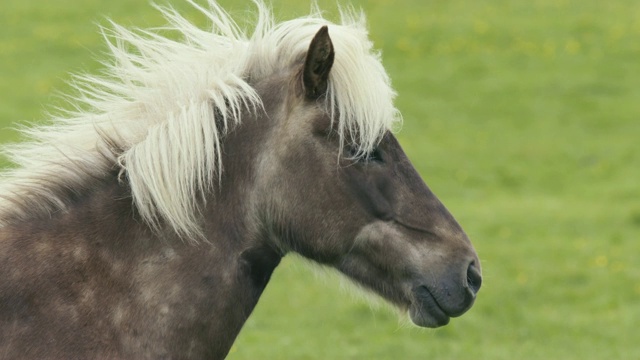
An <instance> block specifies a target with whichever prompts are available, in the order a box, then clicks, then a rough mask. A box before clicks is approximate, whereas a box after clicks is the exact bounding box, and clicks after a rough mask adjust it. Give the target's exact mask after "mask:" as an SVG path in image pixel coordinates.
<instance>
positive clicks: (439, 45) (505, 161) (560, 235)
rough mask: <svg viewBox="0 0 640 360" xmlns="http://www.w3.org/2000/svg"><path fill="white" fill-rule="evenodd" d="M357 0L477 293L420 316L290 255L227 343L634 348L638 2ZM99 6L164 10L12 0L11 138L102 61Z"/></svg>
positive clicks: (578, 350)
mask: <svg viewBox="0 0 640 360" xmlns="http://www.w3.org/2000/svg"><path fill="white" fill-rule="evenodd" d="M160 3H163V1H161V2H160ZM319 3H320V5H321V6H322V7H323V8H325V9H327V10H328V12H327V16H329V17H333V18H336V5H335V3H334V2H333V1H319ZM223 4H225V5H227V6H228V8H229V9H230V10H231V11H232V12H233V13H235V14H237V15H238V16H239V17H241V18H242V17H245V16H246V15H247V10H248V9H250V8H251V5H250V4H249V3H248V2H245V1H231V0H227V1H223ZM353 4H354V5H356V6H358V7H362V8H363V9H364V10H365V12H366V13H367V15H368V18H369V27H370V29H371V37H372V39H373V41H374V42H375V44H376V46H377V47H378V48H380V49H382V50H383V58H384V64H385V66H386V67H387V69H388V71H389V73H390V75H391V77H392V79H393V82H394V86H395V87H396V89H397V91H398V92H399V97H398V100H397V105H398V107H399V108H400V110H401V111H402V112H403V115H404V118H405V123H404V127H403V129H402V130H401V131H400V132H399V134H398V136H399V138H400V141H401V143H402V145H403V146H404V148H405V150H406V152H407V153H408V155H409V157H410V158H411V159H412V160H413V162H414V164H415V166H416V167H417V168H418V170H419V171H420V173H421V174H422V175H423V177H424V178H425V180H426V181H427V183H428V184H429V185H430V186H431V187H432V189H433V190H434V191H435V192H436V194H438V195H439V197H440V199H441V200H442V201H443V202H444V203H445V204H446V205H447V206H448V207H449V208H450V210H451V211H452V212H453V213H454V215H455V216H456V217H457V218H458V220H459V221H460V223H461V224H462V225H463V227H464V228H465V229H466V231H467V232H468V234H469V236H470V237H471V239H472V241H473V242H474V244H475V246H476V248H477V250H478V252H479V254H480V258H481V260H482V262H483V269H484V277H485V280H484V285H483V288H482V290H481V292H480V294H479V298H478V301H477V303H476V305H475V306H474V308H472V309H471V310H470V311H469V312H468V313H467V314H465V315H464V316H463V317H461V318H459V319H454V320H453V321H452V322H451V324H450V325H448V326H447V327H444V328H441V329H437V330H423V329H417V328H415V327H412V326H410V325H407V322H406V321H405V320H398V317H397V316H396V314H395V313H394V312H393V311H390V310H388V309H385V308H377V307H371V306H370V305H369V304H368V303H367V302H365V301H363V300H360V299H359V298H354V297H353V296H351V295H350V292H349V291H345V290H343V289H342V288H343V286H342V285H341V281H340V280H339V279H338V277H337V276H335V275H331V272H329V275H328V276H325V275H320V276H317V275H316V273H317V271H314V270H312V269H311V267H310V266H309V265H308V264H306V263H305V262H304V261H301V260H300V259H298V258H295V257H289V258H287V259H286V260H285V261H284V263H283V264H282V265H281V266H280V267H279V268H278V269H277V271H276V273H275V274H274V277H273V279H272V281H271V283H270V284H269V286H268V288H267V290H266V292H265V293H264V295H263V297H262V298H261V300H260V303H259V304H258V306H257V308H256V310H255V312H254V314H253V315H252V317H251V318H250V319H249V321H248V322H247V324H246V325H245V328H244V329H243V331H242V333H241V334H240V337H239V338H238V340H237V341H236V343H235V345H234V346H233V348H232V349H231V354H230V356H229V358H230V359H423V358H424V359H470V358H474V359H639V358H640V330H639V329H638V325H639V324H640V261H639V255H640V242H639V241H638V240H639V239H638V237H639V235H640V186H639V185H640V184H639V183H640V145H639V144H640V2H638V1H637V0H618V1H607V2H605V1H600V0H581V1H570V0H532V1H502V0H488V1H473V0H467V1H463V0H450V1H436V0H431V1H427V0H407V1H401V0H376V1H353ZM175 6H176V7H177V8H180V9H183V10H184V11H185V12H186V13H187V14H189V16H190V17H192V18H193V19H194V21H196V22H199V23H201V24H204V19H203V18H202V16H199V15H197V14H196V13H195V12H194V11H193V10H192V9H189V6H187V5H186V4H184V3H182V2H176V4H175ZM273 6H274V9H275V12H276V14H277V15H278V17H279V18H281V19H284V18H289V17H291V16H301V15H304V14H306V13H307V11H308V9H309V5H308V4H306V3H305V2H303V1H293V0H290V1H283V0H274V1H273ZM106 17H110V18H112V19H114V20H115V21H116V22H119V23H122V24H125V25H135V26H139V27H149V26H159V25H162V24H163V20H162V19H161V17H160V16H159V15H158V13H157V12H156V11H155V10H153V9H152V7H150V6H149V4H148V2H147V1H131V0H117V1H116V0H112V1H108V2H107V1H97V0H83V1H68V0H59V1H55V2H54V1H29V0H27V1H25V0H3V1H2V4H1V5H0V24H2V25H1V26H0V128H1V130H0V141H1V142H8V141H15V140H17V139H18V136H17V134H16V133H15V132H14V131H12V130H10V129H9V128H10V127H12V126H15V125H16V124H18V123H23V122H27V121H41V120H45V116H44V110H47V109H51V108H52V107H53V106H56V105H60V104H63V102H62V101H61V100H60V99H59V98H58V96H57V95H56V93H57V92H58V93H60V92H61V93H65V92H67V91H68V86H67V85H66V82H67V81H68V80H69V79H70V75H69V74H70V73H77V72H97V71H99V69H100V65H99V64H98V61H97V60H98V59H100V58H103V55H102V54H103V52H104V50H105V47H104V45H103V42H102V40H101V38H100V36H99V35H98V32H97V27H96V24H106V21H105V18H106ZM3 164H4V165H6V163H3ZM0 166H1V165H0Z"/></svg>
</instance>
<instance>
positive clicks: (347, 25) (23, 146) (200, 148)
mask: <svg viewBox="0 0 640 360" xmlns="http://www.w3.org/2000/svg"><path fill="white" fill-rule="evenodd" d="M191 4H192V5H193V6H194V7H196V8H197V9H199V10H200V11H201V12H202V13H203V14H205V15H206V16H207V17H208V18H209V20H210V21H211V29H209V30H202V29H200V28H197V27H196V26H194V25H193V24H191V23H190V22H189V21H187V20H186V19H185V18H184V17H182V16H181V15H180V14H178V13H177V12H176V11H175V10H174V9H172V8H167V7H158V9H159V10H160V11H161V12H162V14H163V15H164V16H165V17H166V19H167V20H168V22H169V28H170V29H172V30H174V31H177V32H178V34H180V37H181V39H180V40H171V39H168V38H165V37H162V36H160V35H159V34H158V33H157V32H153V31H149V30H128V29H125V28H123V27H121V26H119V25H117V24H113V28H112V30H103V33H104V34H105V38H106V39H107V43H108V46H109V49H110V51H111V55H112V61H111V62H109V63H108V64H106V76H90V75H83V76H78V77H77V82H76V83H75V85H76V88H77V89H78V94H79V95H77V96H76V97H74V101H73V103H75V104H76V107H75V110H72V111H66V112H64V114H63V115H61V116H56V117H54V118H53V119H52V121H51V122H50V124H49V125H42V126H37V127H34V128H29V129H25V130H23V133H24V134H25V135H27V136H28V137H29V139H30V140H29V141H27V142H24V143H19V144H12V145H9V146H5V147H4V149H3V152H4V154H5V155H6V156H7V157H8V158H9V159H10V160H11V161H12V162H13V163H15V164H16V166H15V167H14V168H12V169H9V170H6V171H4V172H3V173H2V174H0V227H2V226H5V225H7V224H8V223H10V222H11V221H12V219H21V220H25V219H26V218H27V217H28V215H29V214H33V213H34V211H36V212H37V213H38V214H42V215H43V216H50V215H51V214H52V213H54V212H58V211H65V209H66V208H67V206H69V202H70V200H69V199H68V197H69V196H67V195H68V194H69V193H80V192H82V191H83V190H87V188H88V187H90V184H89V183H88V180H87V179H89V178H94V179H95V178H98V179H99V178H104V177H105V175H106V174H108V173H111V172H114V171H118V172H119V173H120V179H121V181H127V182H128V184H129V186H130V187H131V193H132V196H133V202H134V205H135V207H136V209H137V211H138V212H139V213H140V215H141V216H142V217H143V219H144V220H145V221H146V222H147V223H148V224H149V225H150V226H151V227H154V228H157V227H158V225H159V224H160V222H164V223H166V224H168V225H170V226H171V227H172V228H173V230H174V231H175V232H176V233H178V234H179V235H181V236H183V237H186V238H197V237H198V236H200V235H201V228H200V224H199V221H198V210H199V209H198V205H197V204H199V203H200V201H198V199H197V198H196V197H197V196H203V195H204V194H205V193H207V190H209V189H211V188H212V187H214V186H215V185H216V179H217V178H218V177H219V176H220V173H221V171H222V168H223V164H222V162H221V139H222V138H223V137H224V136H225V134H226V133H227V132H229V131H233V128H234V125H236V124H238V123H239V122H240V121H241V118H240V114H241V112H242V111H243V110H244V109H246V108H249V109H253V110H255V109H258V108H260V107H261V106H262V103H261V99H260V98H259V96H258V94H257V93H256V92H255V91H254V89H253V88H252V86H251V85H250V83H253V82H255V81H257V80H259V79H263V78H265V77H268V76H270V75H271V74H273V73H275V72H277V71H279V70H280V69H285V68H288V67H291V66H293V65H294V63H295V62H296V61H299V59H300V58H301V57H302V56H303V55H304V54H305V53H306V51H307V48H308V46H309V43H310V41H311V39H312V38H313V35H314V34H315V33H316V32H317V31H318V29H319V28H320V27H321V26H323V25H328V26H329V32H330V36H331V38H332V41H333V43H334V47H335V51H336V57H335V63H334V66H333V68H332V70H331V74H330V79H329V89H328V93H327V98H328V106H329V109H331V111H335V112H334V114H337V115H336V118H334V127H335V128H336V131H337V132H338V134H339V136H340V139H341V143H342V144H343V145H344V144H345V143H355V145H357V149H358V156H364V154H366V153H368V152H369V151H371V150H372V149H373V148H374V147H375V146H376V145H377V143H378V142H379V141H380V139H381V136H382V135H383V133H384V132H385V131H386V130H388V129H390V128H392V127H393V125H394V123H395V122H396V121H398V120H399V115H398V112H397V110H396V109H395V107H394V106H393V98H394V97H395V93H394V91H393V90H392V88H391V86H390V81H389V78H388V76H387V74H386V72H385V70H384V69H383V67H382V64H381V62H380V56H379V54H378V53H376V52H374V51H373V50H372V44H371V42H370V41H369V39H368V34H367V30H366V24H365V18H364V15H363V14H362V13H358V12H355V11H353V10H351V9H349V10H342V11H341V20H342V21H341V23H340V24H337V25H336V24H332V23H330V22H329V21H327V20H325V19H323V17H322V16H321V14H320V12H319V11H318V10H314V11H312V13H311V14H310V15H309V16H307V17H303V18H298V19H295V20H291V21H286V22H282V23H278V24H276V23H275V22H274V20H273V15H272V12H271V10H270V9H269V8H268V7H267V6H266V5H265V4H264V3H263V2H262V1H259V0H256V1H255V4H256V7H257V20H256V22H255V29H254V30H253V32H252V33H251V34H250V35H248V34H247V33H246V32H245V31H243V30H242V29H241V28H240V27H239V26H238V25H237V24H236V23H235V21H234V20H233V19H232V18H231V17H230V16H229V15H228V14H227V13H226V12H225V11H224V10H223V9H222V8H221V7H220V6H219V5H217V4H216V3H215V2H213V1H211V0H210V1H209V3H208V5H209V6H208V8H203V7H201V6H200V5H198V4H196V3H193V2H191ZM198 194H201V195H198Z"/></svg>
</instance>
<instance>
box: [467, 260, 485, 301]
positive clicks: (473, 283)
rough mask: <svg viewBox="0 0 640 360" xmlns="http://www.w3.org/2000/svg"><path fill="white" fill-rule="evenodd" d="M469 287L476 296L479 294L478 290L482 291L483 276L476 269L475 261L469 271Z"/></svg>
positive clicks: (470, 265)
mask: <svg viewBox="0 0 640 360" xmlns="http://www.w3.org/2000/svg"><path fill="white" fill-rule="evenodd" d="M467 286H468V287H469V289H470V290H471V292H472V293H473V295H474V296H475V295H476V294H477V293H478V290H480V286H482V275H480V271H479V270H478V268H476V265H475V261H472V262H471V264H469V268H468V269H467Z"/></svg>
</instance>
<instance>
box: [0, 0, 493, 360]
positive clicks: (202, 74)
mask: <svg viewBox="0 0 640 360" xmlns="http://www.w3.org/2000/svg"><path fill="white" fill-rule="evenodd" d="M192 5H193V6H195V7H196V8H197V9H199V10H200V11H201V12H202V13H203V14H204V15H206V16H207V18H208V19H209V21H210V22H211V24H212V25H211V29H208V30H203V29H201V28H199V27H197V26H195V25H193V24H191V23H190V22H189V21H188V20H186V19H185V18H184V16H183V15H181V14H180V13H179V12H178V11H176V10H175V9H173V8H172V7H170V6H158V9H159V11H161V12H162V14H163V15H164V16H165V17H166V18H167V21H168V23H169V24H170V25H169V26H168V27H169V28H171V29H173V31H176V32H177V34H179V36H175V37H167V36H164V35H161V34H160V33H159V32H157V31H151V30H135V29H134V30H132V29H127V28H124V27H121V26H119V25H117V24H112V25H110V27H109V29H103V32H104V34H105V38H106V39H107V46H108V48H109V52H110V54H111V58H110V60H109V61H108V62H105V66H106V71H105V74H100V75H79V76H78V77H77V79H76V81H75V82H74V83H75V84H76V89H77V94H76V95H73V99H72V100H73V104H74V105H75V106H74V107H73V108H72V109H71V110H67V111H64V112H62V113H61V114H60V115H55V116H52V119H51V121H50V122H48V123H46V124H44V125H38V126H32V127H31V128H28V129H26V130H23V131H24V133H25V135H26V136H28V139H27V140H26V141H24V142H22V143H18V144H12V145H7V146H5V147H4V149H3V150H4V153H5V154H6V155H7V157H8V158H9V159H10V160H11V161H12V162H13V163H14V166H13V167H11V168H9V169H6V170H4V171H3V173H2V181H1V183H0V199H2V200H0V357H2V358H37V359H61V358H69V359H71V358H74V359H75V358H114V359H115V358H118V359H157V358H185V359H187V358H191V359H200V358H213V359H221V358H224V357H226V355H227V354H228V351H229V349H230V348H231V346H232V344H233V342H234V340H235V338H236V336H237V335H238V333H239V332H240V330H241V328H242V326H243V324H244V323H245V321H246V320H247V318H248V317H249V315H250V314H251V312H252V310H253V309H254V307H255V306H256V304H257V302H258V299H259V298H260V295H261V293H262V292H263V290H264V289H265V286H266V285H267V283H268V282H269V279H270V276H271V274H272V272H273V271H274V269H275V268H276V267H277V266H278V264H279V263H280V261H281V259H282V258H283V257H284V256H285V255H287V254H290V253H295V254H298V255H301V256H302V257H304V258H307V259H310V260H312V261H314V262H316V263H319V264H321V265H324V266H326V267H330V268H334V269H336V270H337V271H338V272H340V273H342V274H344V275H345V276H346V277H347V278H349V279H351V280H353V282H354V283H356V284H357V285H359V286H360V287H363V288H365V289H367V290H369V291H371V292H373V293H375V294H378V295H379V296H381V297H382V298H383V299H386V300H387V302H388V303H391V304H393V305H394V306H395V307H396V308H398V309H399V310H400V311H402V312H405V313H408V316H409V318H410V319H411V321H412V322H413V323H414V324H416V325H417V326H420V327H438V326H443V325H446V324H447V323H448V322H449V321H450V318H452V317H457V316H460V315H462V314H463V313H465V312H466V311H467V310H468V309H469V308H470V307H471V306H472V304H473V303H474V301H475V299H476V294H477V293H478V290H479V289H480V286H481V282H482V276H481V267H480V261H479V260H478V256H477V254H476V251H475V250H474V248H473V246H472V244H471V242H470V240H469V238H468V237H467V235H466V234H465V232H464V231H463V230H462V228H461V227H460V225H459V224H458V223H457V222H456V220H455V219H454V217H453V216H452V215H451V214H450V212H449V211H448V210H447V209H446V208H445V207H444V205H443V204H442V203H441V202H440V201H439V200H438V198H437V197H436V196H435V195H434V194H433V192H432V191H431V190H430V189H429V188H428V187H427V185H426V184H425V183H424V182H423V180H422V178H421V177H420V175H419V174H418V173H417V171H416V170H415V169H414V167H413V165H412V163H411V162H410V161H409V159H408V158H407V156H406V155H405V153H404V152H403V150H402V148H401V146H400V144H399V143H398V140H397V139H396V137H395V136H394V134H393V132H394V130H395V129H396V126H397V125H398V124H399V123H400V121H402V119H401V116H400V114H399V112H398V110H397V109H396V108H395V107H394V104H393V101H394V98H395V96H396V93H395V91H394V90H393V88H392V87H391V82H390V79H389V76H388V75H387V73H386V72H385V69H384V68H383V66H382V64H381V57H380V53H379V52H378V51H376V50H374V49H373V45H372V43H371V41H370V40H369V38H368V34H367V30H366V21H365V17H364V15H363V14H362V12H358V11H355V10H353V9H343V10H341V11H340V13H341V21H340V22H339V23H337V24H336V23H333V22H330V21H328V20H326V19H324V18H323V17H322V15H321V13H320V11H319V10H318V9H316V8H314V10H312V12H311V14H310V15H309V16H306V17H302V18H297V19H293V20H289V21H284V22H279V23H278V22H276V21H275V20H274V17H273V15H272V10H271V9H270V8H269V7H268V6H266V5H265V4H264V3H262V2H261V1H260V0H256V1H255V5H256V8H257V11H256V19H255V23H254V24H252V27H253V30H252V31H249V30H246V29H245V28H244V27H241V26H239V25H238V24H237V22H236V21H235V20H234V18H233V17H232V16H230V15H229V14H228V13H227V12H226V11H225V10H224V9H223V8H221V7H220V6H219V5H218V4H216V3H215V2H213V0H210V1H209V3H208V6H205V5H199V4H196V3H192ZM176 38H177V39H176Z"/></svg>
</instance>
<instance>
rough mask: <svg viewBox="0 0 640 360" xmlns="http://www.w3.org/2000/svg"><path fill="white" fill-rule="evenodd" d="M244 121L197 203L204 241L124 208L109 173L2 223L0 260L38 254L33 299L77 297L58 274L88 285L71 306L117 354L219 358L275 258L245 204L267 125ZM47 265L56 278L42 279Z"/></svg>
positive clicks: (122, 190)
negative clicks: (64, 204)
mask: <svg viewBox="0 0 640 360" xmlns="http://www.w3.org/2000/svg"><path fill="white" fill-rule="evenodd" d="M244 120H245V121H244V122H243V124H242V125H239V126H238V127H237V129H235V130H234V131H232V132H231V133H230V134H228V136H227V138H226V139H225V141H224V154H225V155H224V158H223V161H224V163H225V167H224V171H223V173H222V177H221V181H220V184H217V185H219V190H213V191H214V192H215V193H214V194H212V196H211V197H210V199H208V201H207V206H206V209H204V210H205V211H203V214H206V216H205V218H204V219H203V224H204V231H205V235H206V240H207V241H206V242H205V241H201V242H200V243H199V244H193V242H189V241H186V240H184V239H180V238H178V236H177V235H175V234H174V233H173V232H172V231H169V230H167V231H160V232H157V231H152V230H151V229H150V228H149V227H148V226H147V225H146V224H145V223H144V222H143V221H142V220H141V218H140V216H139V215H138V214H136V211H135V209H134V208H133V207H132V201H131V194H130V190H129V188H128V186H127V184H126V183H122V182H120V181H118V176H117V174H116V173H113V174H108V175H106V176H105V178H104V179H101V180H100V181H98V182H96V184H95V186H94V187H92V188H91V190H89V191H88V192H87V193H85V194H79V195H78V196H77V198H76V199H74V201H73V203H72V204H71V205H70V206H69V208H68V209H67V211H65V212H61V213H58V214H55V215H54V216H52V217H51V218H47V219H37V220H35V219H34V221H32V222H24V223H22V224H14V225H12V226H11V227H7V228H4V229H0V240H2V241H12V243H14V244H15V245H16V246H8V243H7V242H5V243H4V244H5V245H7V246H5V247H4V248H3V247H0V250H3V249H8V251H9V253H8V254H4V253H2V252H3V251H4V250H3V251H0V255H4V256H5V257H4V258H7V259H11V261H12V262H11V263H7V264H4V265H2V264H0V269H3V268H4V267H6V268H7V269H8V268H10V267H20V266H21V265H22V266H24V264H25V263H33V262H34V260H33V259H27V256H28V254H37V257H38V259H36V260H37V262H36V263H37V264H38V266H42V269H40V270H38V271H37V272H38V273H41V274H45V275H44V276H40V277H38V278H37V279H36V280H33V279H25V281H26V280H28V281H35V284H33V285H32V286H33V287H34V288H36V289H37V291H38V293H40V294H46V295H43V298H42V299H41V300H40V301H41V302H42V303H46V302H53V301H54V300H56V299H58V300H56V301H59V302H62V300H59V299H64V302H69V303H74V302H76V301H79V300H78V299H77V298H76V297H75V295H73V294H75V293H70V292H64V293H63V292H61V290H60V289H63V288H65V286H66V285H65V284H66V282H69V285H68V287H69V288H73V289H74V291H76V290H75V289H77V292H78V293H80V294H84V293H88V294H89V293H90V294H92V296H91V299H90V301H88V302H86V303H82V304H80V303H78V304H77V307H78V309H80V308H82V307H84V306H87V307H88V310H87V315H86V316H87V318H86V319H84V320H85V321H86V322H87V323H92V324H96V326H98V325H97V324H100V325H99V326H101V327H104V328H101V329H97V330H98V331H97V332H96V334H97V333H101V334H114V333H121V334H120V335H119V336H118V338H117V339H112V341H114V342H116V343H119V344H121V345H120V346H122V348H124V349H125V350H123V352H124V353H127V350H126V349H127V345H126V344H137V345H131V351H135V350H134V349H145V351H148V353H144V354H136V356H138V357H140V358H154V357H163V356H168V357H172V355H171V354H173V355H176V356H177V354H187V353H189V354H200V355H201V356H200V357H211V358H222V357H224V356H225V355H226V354H227V352H228V351H229V349H230V347H231V345H232V343H233V341H234V339H235V337H236V336H237V334H238V333H239V331H240V329H241V327H242V325H243V324H244V322H245V321H246V319H247V318H248V316H249V314H250V313H251V312H252V310H253V308H254V307H255V305H256V303H257V301H258V299H259V297H260V295H261V293H262V291H263V289H264V287H265V286H266V284H267V282H268V280H269V278H270V275H271V273H272V271H273V270H274V269H275V267H276V266H277V265H278V263H279V261H280V259H281V254H279V253H278V252H277V251H275V250H274V249H273V248H272V247H271V246H270V245H269V243H268V242H267V238H268V237H267V236H266V235H265V234H264V233H263V231H262V230H261V228H262V227H261V226H260V224H257V223H255V218H256V216H255V209H253V208H252V205H251V204H252V200H251V199H252V198H253V197H254V195H253V193H252V190H251V189H252V187H253V184H252V181H253V180H251V179H254V178H255V177H256V176H255V174H254V173H253V172H254V170H253V169H254V168H255V166H254V165H253V163H254V162H255V159H257V156H258V153H259V152H260V151H261V150H262V149H261V146H262V145H261V144H262V143H263V140H262V138H261V136H260V135H258V134H263V133H267V132H268V131H267V130H268V129H265V128H264V127H265V126H267V125H266V124H267V122H265V121H263V119H257V120H256V119H248V118H247V119H244ZM245 124H246V125H245ZM260 124H262V125H260ZM247 144H251V145H247ZM29 239H31V240H29ZM36 239H37V240H36ZM34 256H35V255H34ZM21 259H22V260H21ZM60 259H62V260H64V261H60ZM14 263H15V264H14ZM34 271H35V270H34ZM46 274H50V275H51V277H56V281H47V279H46ZM56 274H81V275H82V276H81V278H80V279H81V280H78V279H76V278H73V277H66V276H61V275H56ZM52 284H55V286H53V285H52ZM61 284H62V285H61ZM74 306H75V305H74ZM90 309H101V311H99V312H95V311H91V310H90ZM77 311H79V310H77ZM0 315H2V312H1V311H0ZM43 321H44V320H43ZM49 321H62V320H59V319H55V320H51V319H49ZM64 321H66V320H64ZM65 324H66V323H65ZM43 326H45V324H43ZM64 328H66V329H67V330H65V331H68V332H69V333H70V334H69V335H68V336H67V337H65V338H75V337H77V338H78V339H79V340H78V341H82V339H84V340H86V342H88V343H96V342H98V341H103V339H96V338H90V336H93V335H92V334H89V333H84V334H82V335H81V336H80V335H78V334H71V332H72V331H73V328H72V327H71V326H69V325H68V324H67V325H65V327H64ZM114 329H115V330H114ZM52 336H55V335H52ZM60 336H63V335H60ZM78 336H79V337H78ZM102 336H107V335H102ZM140 342H144V343H145V344H146V345H148V346H140V345H139V344H140ZM145 344H143V345H145ZM160 344H162V345H160ZM196 357H197V356H196Z"/></svg>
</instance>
